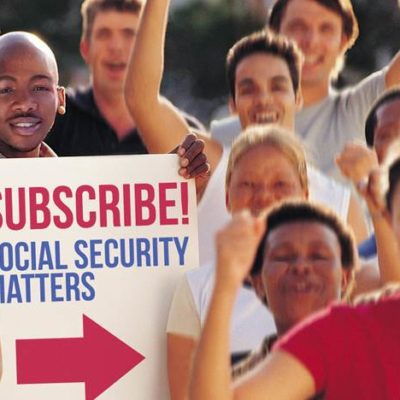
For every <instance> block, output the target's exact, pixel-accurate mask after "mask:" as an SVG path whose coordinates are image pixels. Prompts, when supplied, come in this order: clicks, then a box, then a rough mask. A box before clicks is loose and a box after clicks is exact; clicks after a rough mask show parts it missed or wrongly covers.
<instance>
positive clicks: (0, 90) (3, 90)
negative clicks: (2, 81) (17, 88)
mask: <svg viewBox="0 0 400 400" xmlns="http://www.w3.org/2000/svg"><path fill="white" fill-rule="evenodd" d="M12 92H14V89H13V88H11V87H4V88H0V94H10V93H12Z"/></svg>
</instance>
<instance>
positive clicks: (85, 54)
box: [79, 39, 89, 64]
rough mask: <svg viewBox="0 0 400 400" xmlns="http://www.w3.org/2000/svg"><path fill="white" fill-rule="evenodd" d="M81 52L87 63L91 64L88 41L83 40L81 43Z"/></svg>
mask: <svg viewBox="0 0 400 400" xmlns="http://www.w3.org/2000/svg"><path fill="white" fill-rule="evenodd" d="M79 50H80V52H81V56H82V58H83V59H84V61H85V63H86V64H89V42H88V40H87V39H81V41H80V43H79Z"/></svg>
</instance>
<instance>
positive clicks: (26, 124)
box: [14, 122, 36, 128]
mask: <svg viewBox="0 0 400 400" xmlns="http://www.w3.org/2000/svg"><path fill="white" fill-rule="evenodd" d="M14 125H15V126H17V127H18V128H32V126H35V125H36V123H34V122H18V123H16V124H14Z"/></svg>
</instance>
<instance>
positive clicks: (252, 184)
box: [239, 181, 255, 189]
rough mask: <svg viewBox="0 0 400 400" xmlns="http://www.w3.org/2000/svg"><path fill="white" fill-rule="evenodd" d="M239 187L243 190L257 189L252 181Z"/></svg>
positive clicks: (242, 182)
mask: <svg viewBox="0 0 400 400" xmlns="http://www.w3.org/2000/svg"><path fill="white" fill-rule="evenodd" d="M239 186H240V187H241V188H243V189H253V188H254V187H255V183H254V182H251V181H241V182H240V183H239Z"/></svg>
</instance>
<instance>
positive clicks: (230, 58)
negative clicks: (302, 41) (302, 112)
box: [225, 30, 303, 100]
mask: <svg viewBox="0 0 400 400" xmlns="http://www.w3.org/2000/svg"><path fill="white" fill-rule="evenodd" d="M255 53H266V54H271V55H273V56H276V57H280V58H282V59H283V60H284V61H285V62H286V64H287V66H288V69H289V72H290V77H291V79H292V84H293V89H294V92H295V94H296V95H297V94H298V91H299V88H300V72H301V64H302V61H303V57H302V55H301V52H300V50H299V49H298V47H297V45H296V44H295V43H294V42H293V41H291V40H289V39H287V38H285V37H284V36H282V35H277V34H275V33H273V32H271V31H268V30H262V31H259V32H255V33H253V34H251V35H248V36H245V37H243V38H242V39H240V40H239V41H238V42H236V43H235V44H234V45H233V46H232V47H231V49H230V50H229V51H228V54H227V56H226V68H225V69H226V77H227V81H228V86H229V91H230V95H231V97H232V99H233V100H234V99H235V81H236V76H235V74H236V68H237V66H238V64H239V63H240V62H241V61H242V60H243V59H245V58H246V57H249V56H250V55H253V54H255Z"/></svg>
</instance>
